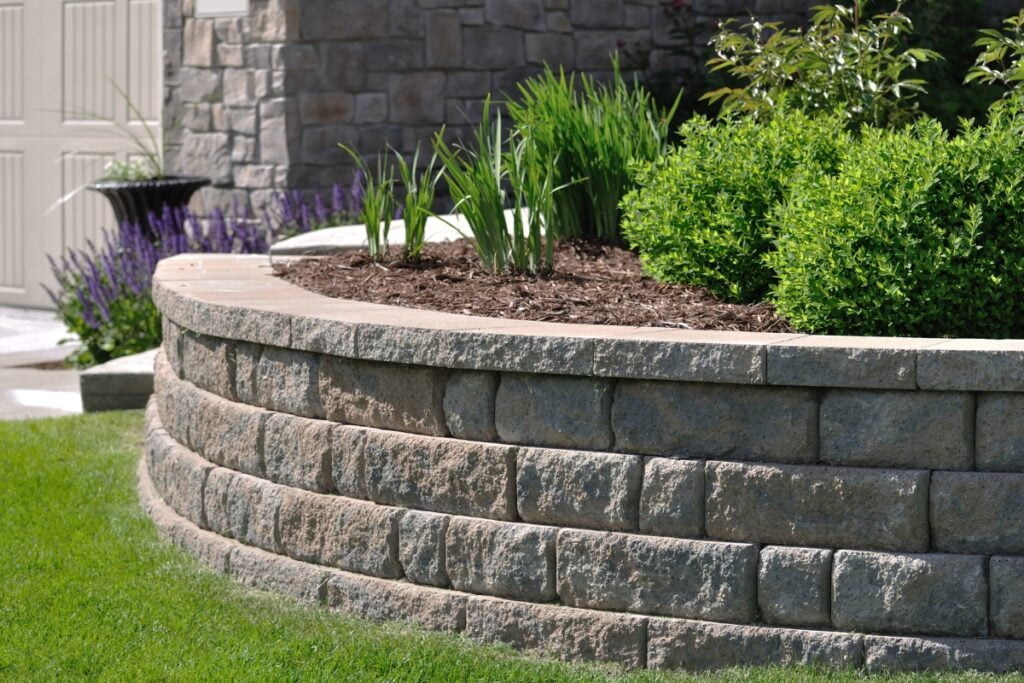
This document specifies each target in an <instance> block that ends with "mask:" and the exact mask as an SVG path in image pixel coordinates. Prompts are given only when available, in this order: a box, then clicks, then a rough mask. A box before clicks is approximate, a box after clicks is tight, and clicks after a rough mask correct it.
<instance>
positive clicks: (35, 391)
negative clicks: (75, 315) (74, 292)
mask: <svg viewBox="0 0 1024 683" xmlns="http://www.w3.org/2000/svg"><path fill="white" fill-rule="evenodd" d="M70 336H71V334H70V333H69V332H68V331H67V329H66V328H65V327H64V325H63V324H62V323H61V322H60V321H58V320H57V319H56V317H55V316H54V314H53V313H52V312H50V311H35V310H27V309H21V308H8V307H3V306H0V420H20V419H26V418H36V417H58V416H61V415H74V414H77V413H81V412H82V399H81V396H80V395H79V391H78V372H77V371H75V370H66V369H57V370H44V369H40V368H39V367H38V366H39V365H40V364H46V363H53V362H55V361H60V360H63V359H64V358H66V357H67V355H68V354H70V353H71V352H72V351H73V350H74V349H75V344H65V345H60V344H59V342H60V341H61V340H62V339H67V338H68V337H70Z"/></svg>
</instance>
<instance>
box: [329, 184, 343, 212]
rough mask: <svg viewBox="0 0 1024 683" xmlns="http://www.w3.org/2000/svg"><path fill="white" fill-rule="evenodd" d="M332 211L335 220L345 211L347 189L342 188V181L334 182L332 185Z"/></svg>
mask: <svg viewBox="0 0 1024 683" xmlns="http://www.w3.org/2000/svg"><path fill="white" fill-rule="evenodd" d="M331 213H332V214H333V215H334V219H335V220H338V219H339V218H341V216H342V214H344V213H345V190H343V189H342V187H341V183H334V186H333V187H331Z"/></svg>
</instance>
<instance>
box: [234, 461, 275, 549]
mask: <svg viewBox="0 0 1024 683" xmlns="http://www.w3.org/2000/svg"><path fill="white" fill-rule="evenodd" d="M285 490H286V489H284V488H282V487H281V486H278V485H276V484H271V483H270V482H268V481H264V480H263V479H257V478H256V477H250V476H249V475H247V474H236V475H235V476H234V477H233V478H232V479H231V483H230V484H229V485H228V491H227V503H226V505H225V518H226V520H227V525H228V529H230V532H231V533H230V535H231V537H232V538H235V539H237V540H239V541H241V542H242V543H245V544H246V545H252V546H256V547H257V548H262V549H263V550H266V551H268V552H279V551H280V548H281V544H280V542H279V540H278V535H277V518H278V511H279V509H280V506H281V498H282V493H283V491H285Z"/></svg>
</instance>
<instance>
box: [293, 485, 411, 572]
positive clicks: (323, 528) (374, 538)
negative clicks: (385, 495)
mask: <svg viewBox="0 0 1024 683" xmlns="http://www.w3.org/2000/svg"><path fill="white" fill-rule="evenodd" d="M403 512H404V511H402V510H397V509H395V508H389V507H385V506H382V505H374V504H372V503H366V502H363V501H357V500H351V499H348V498H339V497H337V496H325V495H320V494H316V493H309V492H307V491H300V490H298V489H285V493H284V496H283V498H282V501H281V513H280V522H279V525H280V533H281V547H282V549H283V550H284V553H285V554H286V555H288V556H289V557H291V558H293V559H296V560H300V561H302V562H314V563H316V564H324V565H329V566H332V567H337V568H339V569H344V570H346V571H352V572H357V573H359V574H369V575H370V576H379V577H381V578H385V579H397V578H400V577H401V576H402V568H401V565H400V564H399V562H398V523H399V520H400V519H401V517H402V513H403Z"/></svg>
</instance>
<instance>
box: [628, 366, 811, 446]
mask: <svg viewBox="0 0 1024 683" xmlns="http://www.w3.org/2000/svg"><path fill="white" fill-rule="evenodd" d="M612 426H613V428H614V430H615V439H616V440H615V447H616V449H618V450H622V451H627V452H631V453H644V454H648V455H674V456H683V457H687V458H717V459H724V460H765V461H768V462H813V461H814V460H816V459H817V457H818V402H817V398H816V397H815V394H814V392H813V391H811V390H805V389H783V388H775V387H744V386H730V385H717V384H700V383H681V382H638V381H622V382H619V383H618V385H617V387H616V390H615V403H614V405H613V408H612Z"/></svg>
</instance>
